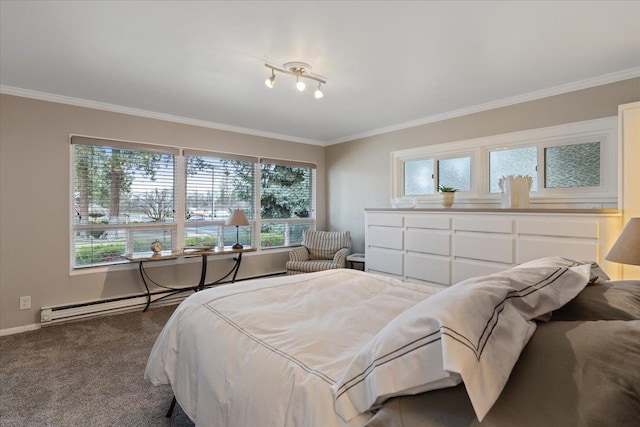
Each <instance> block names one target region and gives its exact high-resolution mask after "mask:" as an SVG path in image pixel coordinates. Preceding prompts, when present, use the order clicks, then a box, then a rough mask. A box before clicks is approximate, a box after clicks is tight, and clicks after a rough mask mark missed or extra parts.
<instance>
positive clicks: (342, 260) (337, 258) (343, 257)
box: [333, 248, 351, 268]
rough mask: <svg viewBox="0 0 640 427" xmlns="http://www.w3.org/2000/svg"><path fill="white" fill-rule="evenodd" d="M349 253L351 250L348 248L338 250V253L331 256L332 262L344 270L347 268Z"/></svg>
mask: <svg viewBox="0 0 640 427" xmlns="http://www.w3.org/2000/svg"><path fill="white" fill-rule="evenodd" d="M350 251H351V249H349V248H342V249H340V250H338V252H336V254H335V255H334V256H333V262H335V263H336V264H338V265H339V266H340V267H341V268H345V267H346V266H347V255H349V252H350Z"/></svg>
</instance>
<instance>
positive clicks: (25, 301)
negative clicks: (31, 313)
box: [20, 296, 31, 310]
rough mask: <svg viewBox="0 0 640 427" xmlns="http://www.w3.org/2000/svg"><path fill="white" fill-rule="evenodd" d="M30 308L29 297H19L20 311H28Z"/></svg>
mask: <svg viewBox="0 0 640 427" xmlns="http://www.w3.org/2000/svg"><path fill="white" fill-rule="evenodd" d="M30 308H31V297H30V296H26V297H20V310H28V309H30Z"/></svg>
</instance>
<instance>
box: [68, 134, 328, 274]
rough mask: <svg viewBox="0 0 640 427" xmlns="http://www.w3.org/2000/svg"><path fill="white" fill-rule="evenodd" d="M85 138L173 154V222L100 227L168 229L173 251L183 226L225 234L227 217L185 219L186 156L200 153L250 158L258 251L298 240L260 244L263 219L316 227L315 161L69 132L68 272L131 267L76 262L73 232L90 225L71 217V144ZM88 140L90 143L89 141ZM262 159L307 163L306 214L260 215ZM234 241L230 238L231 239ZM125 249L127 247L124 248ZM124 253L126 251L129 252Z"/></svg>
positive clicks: (286, 163)
mask: <svg viewBox="0 0 640 427" xmlns="http://www.w3.org/2000/svg"><path fill="white" fill-rule="evenodd" d="M88 141H93V142H92V143H91V144H93V145H99V146H102V147H111V148H115V147H118V148H124V149H127V150H134V151H135V150H141V151H154V152H159V153H164V154H172V155H174V180H173V183H174V197H175V200H174V207H175V214H174V218H173V221H172V222H161V223H158V222H149V223H136V224H101V225H100V229H123V228H125V229H127V230H128V232H129V231H130V232H131V235H132V234H133V233H134V232H136V231H145V230H151V229H153V230H169V231H170V233H171V241H172V248H166V249H171V250H174V251H177V250H181V249H182V248H183V247H184V244H185V238H186V236H185V228H188V227H192V226H201V225H204V226H206V225H211V226H218V227H220V228H219V230H218V236H219V235H220V234H224V229H225V228H226V227H228V226H226V225H225V222H226V218H221V219H213V220H206V221H197V222H195V223H194V222H193V221H187V218H186V216H187V215H186V206H187V202H186V200H187V156H203V157H210V158H215V159H230V160H249V159H250V160H251V161H252V162H253V168H254V174H253V180H254V185H253V197H254V202H253V208H252V209H253V211H252V212H251V215H253V218H251V215H249V212H248V215H247V216H248V217H249V218H248V219H249V224H250V225H249V226H248V227H250V239H251V247H252V248H255V249H256V251H257V252H260V251H265V250H269V251H273V250H278V249H280V250H287V251H288V250H290V248H291V247H293V246H299V243H294V244H291V241H290V240H288V239H287V238H286V236H285V241H284V244H283V245H282V246H275V247H262V244H261V227H262V224H263V223H269V222H274V221H275V222H278V223H281V224H282V223H284V224H286V227H289V226H290V225H295V224H309V227H310V228H311V229H313V230H315V229H316V226H317V217H316V201H317V182H316V181H317V173H316V164H315V163H311V162H299V161H292V160H285V159H272V158H261V157H255V156H246V155H240V154H233V153H224V152H220V151H213V150H212V151H209V150H199V149H190V148H182V147H175V146H164V145H157V144H149V143H143V142H134V141H123V140H116V139H110V138H99V137H91V136H84V135H76V134H71V135H70V136H69V166H70V167H69V170H70V180H69V181H70V197H69V236H70V242H69V254H70V260H69V269H70V274H72V275H74V274H85V273H95V272H97V271H103V270H105V269H108V268H113V267H114V266H120V267H121V268H131V266H130V263H129V261H125V260H117V261H111V262H110V261H107V262H102V263H94V264H89V265H79V266H76V265H75V243H74V235H75V233H76V232H77V231H82V230H85V229H87V230H88V229H90V228H91V227H92V225H81V224H77V222H76V221H75V219H74V213H75V212H76V211H75V200H74V199H75V192H74V187H75V184H76V182H75V179H76V178H75V168H76V162H75V156H74V148H73V145H78V144H79V145H86V144H85V143H86V142H88ZM91 144H89V145H91ZM261 162H272V163H277V164H279V165H284V166H294V167H306V168H310V169H311V175H310V179H311V201H310V203H311V210H310V212H309V217H307V218H278V219H262V218H261V216H260V213H261V201H260V194H261V188H260V185H261V169H260V164H261ZM129 240H131V242H132V241H133V238H132V237H128V243H127V246H126V247H127V248H131V247H132V244H130V242H129ZM218 242H222V243H223V244H225V245H226V246H228V245H230V242H224V241H223V239H222V240H221V239H218ZM232 243H233V242H232ZM126 250H127V251H128V249H126ZM125 255H129V254H128V253H127V254H125ZM180 262H191V261H189V260H188V259H186V258H185V259H181V260H180Z"/></svg>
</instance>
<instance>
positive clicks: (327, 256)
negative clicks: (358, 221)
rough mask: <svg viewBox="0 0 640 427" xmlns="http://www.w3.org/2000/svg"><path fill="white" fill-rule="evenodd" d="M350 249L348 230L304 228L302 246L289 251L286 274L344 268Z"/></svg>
mask: <svg viewBox="0 0 640 427" xmlns="http://www.w3.org/2000/svg"><path fill="white" fill-rule="evenodd" d="M350 250H351V233H350V232H348V231H314V230H304V231H303V234H302V246H299V247H297V248H294V249H293V250H292V251H291V252H289V261H287V265H286V267H287V274H301V273H312V272H314V271H322V270H330V269H334V268H345V267H346V266H347V255H349V251H350Z"/></svg>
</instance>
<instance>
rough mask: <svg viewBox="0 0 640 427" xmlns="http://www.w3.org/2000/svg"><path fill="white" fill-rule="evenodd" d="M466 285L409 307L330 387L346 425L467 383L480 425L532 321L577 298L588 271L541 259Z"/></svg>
mask: <svg viewBox="0 0 640 427" xmlns="http://www.w3.org/2000/svg"><path fill="white" fill-rule="evenodd" d="M527 264H528V265H521V266H518V267H515V268H512V269H510V270H507V271H504V272H501V273H497V274H492V275H489V276H482V277H476V278H471V279H468V280H465V281H463V282H460V283H458V284H456V285H454V286H451V287H449V288H447V289H445V290H444V291H442V292H439V293H438V294H436V295H433V296H432V297H429V298H427V299H426V300H424V301H422V302H420V303H418V304H416V305H414V306H413V307H411V308H410V309H408V310H406V311H404V312H403V313H401V314H400V315H398V316H397V317H396V318H395V319H393V320H392V321H391V322H389V323H388V324H387V325H386V326H385V327H384V328H383V329H382V330H381V331H380V332H379V333H378V334H377V335H376V336H375V337H374V338H373V339H372V340H371V341H370V342H369V343H367V345H366V346H365V347H363V348H362V349H361V350H360V352H359V353H358V354H357V355H356V356H355V357H354V359H353V360H352V361H351V363H350V365H349V366H348V367H347V369H346V370H345V372H344V374H343V376H342V378H341V379H340V380H339V381H338V382H337V383H336V384H334V385H333V386H332V393H333V396H334V400H335V410H336V412H337V413H338V414H339V415H340V416H341V417H342V418H343V419H344V420H345V421H348V420H350V419H351V418H353V417H355V416H356V415H357V414H360V413H363V412H366V411H368V410H371V409H373V408H375V407H376V406H378V405H380V404H381V403H382V402H383V401H384V400H386V399H388V398H389V397H392V396H397V395H405V394H417V393H421V392H424V391H428V390H434V389H438V388H445V387H450V386H453V385H456V384H458V383H460V381H464V383H465V388H466V389H467V392H468V394H469V398H470V400H471V403H472V404H473V407H474V410H475V412H476V415H477V417H478V419H479V420H480V421H482V419H483V418H484V416H485V415H486V414H487V412H488V411H489V409H490V408H491V406H493V404H494V403H495V401H496V399H497V398H498V396H499V395H500V392H501V391H502V389H503V387H504V385H505V384H506V382H507V380H508V378H509V374H510V373H511V370H512V368H513V366H514V365H515V363H516V361H517V360H518V357H519V356H520V353H521V351H522V349H523V348H524V346H525V345H526V344H527V342H528V341H529V338H530V337H531V335H533V332H534V331H535V322H532V321H531V319H534V318H535V317H537V316H540V315H541V314H544V313H548V312H550V311H552V310H555V309H557V308H559V307H561V306H562V305H564V304H565V303H567V302H568V301H570V300H571V299H572V298H573V297H575V295H577V294H578V293H579V292H580V291H581V290H582V289H583V288H584V287H585V286H586V284H587V282H588V281H589V270H590V264H584V265H578V266H573V267H571V266H567V261H566V260H564V259H562V258H560V259H559V260H554V259H545V260H537V261H534V262H532V263H527Z"/></svg>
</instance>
